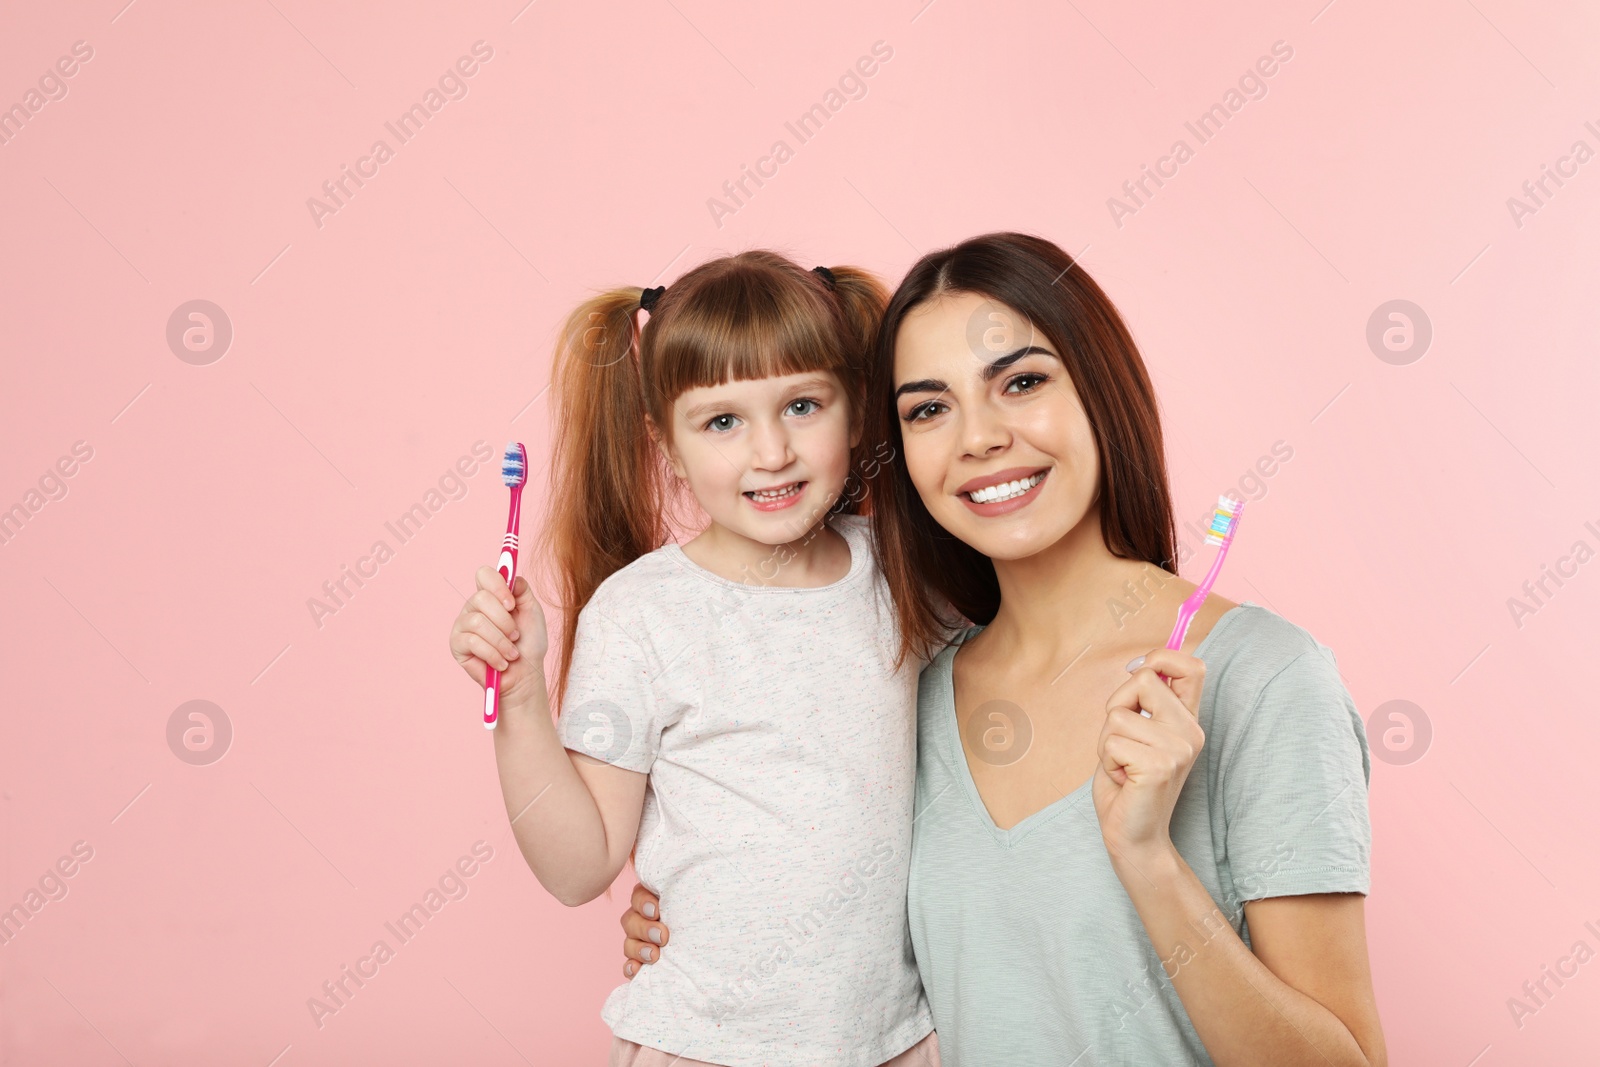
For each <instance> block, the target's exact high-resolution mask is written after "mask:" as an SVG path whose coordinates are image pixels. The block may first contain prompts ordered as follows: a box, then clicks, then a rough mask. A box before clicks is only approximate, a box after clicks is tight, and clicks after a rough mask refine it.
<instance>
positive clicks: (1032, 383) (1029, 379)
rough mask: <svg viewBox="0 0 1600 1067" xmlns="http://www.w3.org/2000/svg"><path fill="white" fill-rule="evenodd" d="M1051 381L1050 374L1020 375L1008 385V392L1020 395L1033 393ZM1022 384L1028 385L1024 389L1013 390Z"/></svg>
mask: <svg viewBox="0 0 1600 1067" xmlns="http://www.w3.org/2000/svg"><path fill="white" fill-rule="evenodd" d="M1049 380H1050V376H1049V375H1048V374H1019V375H1017V376H1016V377H1015V378H1013V379H1011V380H1010V381H1009V382H1007V383H1006V392H1008V393H1010V392H1013V391H1014V392H1019V393H1031V392H1033V391H1034V390H1035V389H1037V388H1039V386H1040V385H1042V384H1043V383H1045V382H1047V381H1049ZM1022 383H1026V384H1025V386H1024V388H1022V389H1017V390H1013V389H1012V388H1011V387H1012V386H1014V385H1018V384H1022Z"/></svg>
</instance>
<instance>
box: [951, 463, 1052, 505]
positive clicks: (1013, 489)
mask: <svg viewBox="0 0 1600 1067" xmlns="http://www.w3.org/2000/svg"><path fill="white" fill-rule="evenodd" d="M1043 480H1044V471H1040V472H1039V473H1038V474H1035V475H1033V476H1032V477H1028V478H1018V479H1017V480H1016V481H1012V482H1002V483H1001V484H999V485H991V486H989V487H988V488H986V489H974V490H973V491H972V492H970V493H968V494H967V496H969V497H971V498H972V502H973V503H975V504H997V503H999V502H1000V501H1002V500H1010V499H1011V498H1012V497H1016V496H1021V495H1022V494H1023V493H1026V492H1027V491H1028V490H1029V489H1032V488H1033V487H1034V486H1036V485H1038V484H1039V483H1040V482H1041V481H1043Z"/></svg>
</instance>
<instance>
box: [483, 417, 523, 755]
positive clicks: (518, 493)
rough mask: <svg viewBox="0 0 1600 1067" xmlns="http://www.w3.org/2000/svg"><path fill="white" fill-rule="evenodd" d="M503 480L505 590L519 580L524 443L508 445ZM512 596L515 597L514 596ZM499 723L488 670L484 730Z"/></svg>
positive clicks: (496, 691)
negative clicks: (506, 495)
mask: <svg viewBox="0 0 1600 1067" xmlns="http://www.w3.org/2000/svg"><path fill="white" fill-rule="evenodd" d="M500 477H501V478H503V479H504V480H505V483H506V487H507V488H509V489H510V490H511V514H510V516H509V517H508V518H507V519H506V536H505V540H503V541H501V542H500V577H502V578H504V579H505V582H506V588H507V589H510V588H511V584H512V583H513V582H515V581H516V579H517V529H518V527H519V526H521V525H522V483H523V482H525V481H527V478H528V450H527V449H525V448H523V447H522V442H521V441H513V442H511V443H510V444H509V445H506V455H505V459H503V460H501V462H500ZM512 595H513V596H515V595H516V594H515V593H513V594H512ZM499 721H500V672H499V671H497V670H495V669H494V668H493V667H489V668H488V670H487V671H486V672H485V673H484V677H483V728H484V729H485V730H493V729H494V726H495V723H497V722H499Z"/></svg>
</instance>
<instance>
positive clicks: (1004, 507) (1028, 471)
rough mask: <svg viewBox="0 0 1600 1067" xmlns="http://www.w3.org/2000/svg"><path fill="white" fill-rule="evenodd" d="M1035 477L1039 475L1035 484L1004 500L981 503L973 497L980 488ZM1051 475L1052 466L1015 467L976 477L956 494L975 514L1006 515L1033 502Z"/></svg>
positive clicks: (1023, 480) (988, 515) (987, 515)
mask: <svg viewBox="0 0 1600 1067" xmlns="http://www.w3.org/2000/svg"><path fill="white" fill-rule="evenodd" d="M1034 477H1037V478H1038V480H1037V481H1036V482H1034V484H1033V485H1032V486H1030V487H1029V488H1028V489H1027V490H1026V491H1024V492H1022V493H1018V494H1017V495H1016V496H1013V497H1008V498H1006V499H1004V500H991V501H988V502H985V503H979V502H978V501H976V500H973V499H972V495H971V494H972V493H974V492H976V491H978V490H980V489H988V488H990V487H992V486H995V485H1004V484H1006V483H1007V482H1027V481H1029V480H1031V479H1032V478H1034ZM1049 477H1050V468H1048V467H1044V468H1039V467H1034V468H1027V467H1019V468H1013V469H1011V470H1004V471H1000V472H998V473H996V474H992V475H987V476H985V477H982V478H974V479H973V480H972V481H970V482H968V483H967V484H966V485H964V486H962V487H961V489H960V490H959V491H957V493H956V496H957V497H959V498H960V500H961V502H962V503H963V504H965V505H966V506H967V508H968V510H970V511H971V512H972V513H973V514H974V515H982V516H984V517H985V518H988V517H992V516H995V515H1005V514H1008V513H1010V512H1013V511H1016V510H1017V509H1018V508H1025V507H1027V506H1028V505H1029V504H1031V503H1033V502H1034V500H1036V499H1037V498H1038V496H1039V490H1040V489H1041V488H1042V487H1043V486H1044V483H1045V482H1046V481H1047V480H1048V479H1049Z"/></svg>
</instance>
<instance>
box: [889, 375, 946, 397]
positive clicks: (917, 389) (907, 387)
mask: <svg viewBox="0 0 1600 1067" xmlns="http://www.w3.org/2000/svg"><path fill="white" fill-rule="evenodd" d="M949 388H950V386H949V385H948V384H946V383H945V382H941V381H940V380H939V379H937V378H918V379H917V380H916V381H914V382H906V383H905V384H904V385H902V386H901V387H900V388H898V389H896V390H895V391H894V398H895V399H896V400H899V399H900V398H901V397H903V396H905V395H906V394H907V393H942V392H945V391H946V390H948V389H949Z"/></svg>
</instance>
